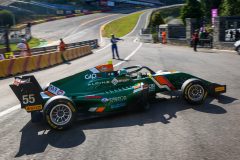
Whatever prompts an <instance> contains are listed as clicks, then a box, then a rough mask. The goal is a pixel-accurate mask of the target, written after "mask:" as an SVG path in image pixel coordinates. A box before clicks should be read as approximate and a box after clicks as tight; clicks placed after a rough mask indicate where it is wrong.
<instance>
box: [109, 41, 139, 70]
mask: <svg viewBox="0 0 240 160" xmlns="http://www.w3.org/2000/svg"><path fill="white" fill-rule="evenodd" d="M142 45H143V43H140V44H139V46H138V47H137V48H136V49H135V50H134V51H133V52H132V53H131V54H129V55H128V56H127V57H126V58H125V59H124V61H121V62H118V63H117V64H115V65H113V67H117V66H119V65H121V64H123V63H125V62H126V61H127V60H129V59H130V58H131V57H132V56H133V55H134V54H136V53H137V51H138V50H139V49H140V48H141V47H142Z"/></svg>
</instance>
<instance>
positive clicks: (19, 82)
mask: <svg viewBox="0 0 240 160" xmlns="http://www.w3.org/2000/svg"><path fill="white" fill-rule="evenodd" d="M9 86H10V87H11V89H12V91H13V92H14V93H15V95H16V96H17V98H18V100H19V101H20V103H21V108H24V109H26V111H27V112H32V111H40V110H42V109H43V99H42V97H41V95H40V93H41V92H42V91H43V90H42V88H41V86H40V85H39V83H38V82H37V80H36V78H35V77H34V76H32V75H31V76H22V77H15V80H14V82H13V84H11V85H9Z"/></svg>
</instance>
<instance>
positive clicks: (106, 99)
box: [101, 98, 109, 103]
mask: <svg viewBox="0 0 240 160" xmlns="http://www.w3.org/2000/svg"><path fill="white" fill-rule="evenodd" d="M101 101H102V102H103V103H107V102H108V101H109V99H108V98H103V99H102V100H101Z"/></svg>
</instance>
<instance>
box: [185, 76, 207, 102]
mask: <svg viewBox="0 0 240 160" xmlns="http://www.w3.org/2000/svg"><path fill="white" fill-rule="evenodd" d="M182 92H183V98H184V99H185V100H186V101H187V102H188V103H190V104H202V103H203V102H204V101H205V99H206V97H207V94H208V92H207V89H206V87H205V85H204V83H203V82H202V81H201V80H199V79H189V80H187V81H186V82H184V84H183V85H182Z"/></svg>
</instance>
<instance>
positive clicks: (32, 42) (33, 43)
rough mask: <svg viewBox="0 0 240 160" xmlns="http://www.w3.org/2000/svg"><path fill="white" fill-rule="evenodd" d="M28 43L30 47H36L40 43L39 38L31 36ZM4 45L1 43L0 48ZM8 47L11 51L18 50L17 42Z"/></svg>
mask: <svg viewBox="0 0 240 160" xmlns="http://www.w3.org/2000/svg"><path fill="white" fill-rule="evenodd" d="M28 44H29V47H30V48H33V47H37V46H39V45H40V40H39V39H37V38H31V40H29V41H28ZM4 47H5V46H4V45H2V44H1V45H0V48H4ZM10 48H11V50H12V51H16V50H18V48H17V43H12V44H10Z"/></svg>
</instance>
